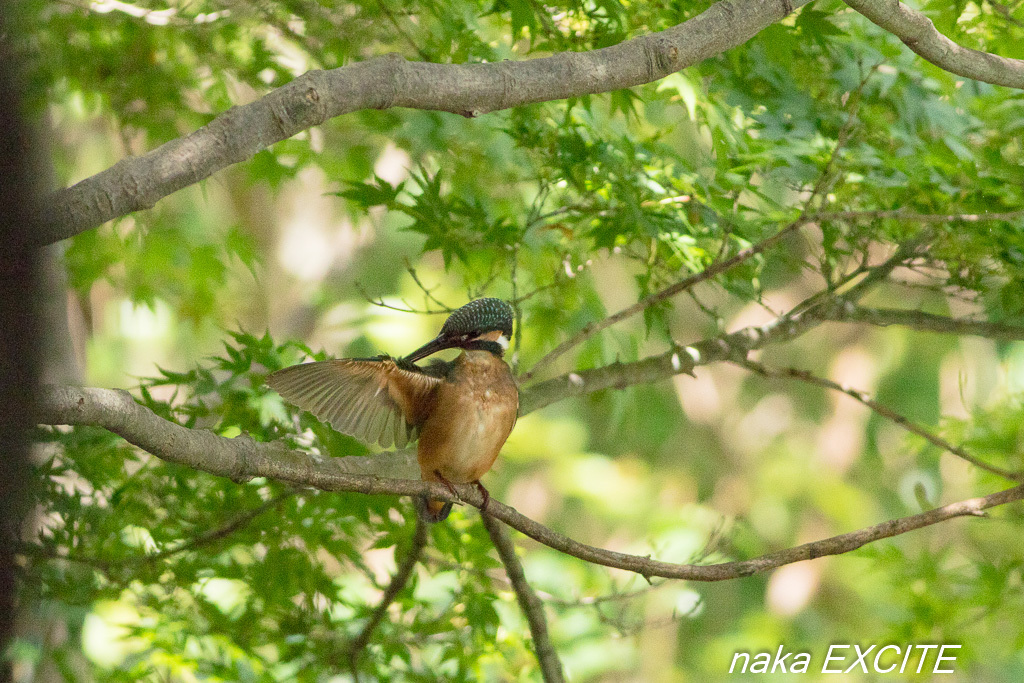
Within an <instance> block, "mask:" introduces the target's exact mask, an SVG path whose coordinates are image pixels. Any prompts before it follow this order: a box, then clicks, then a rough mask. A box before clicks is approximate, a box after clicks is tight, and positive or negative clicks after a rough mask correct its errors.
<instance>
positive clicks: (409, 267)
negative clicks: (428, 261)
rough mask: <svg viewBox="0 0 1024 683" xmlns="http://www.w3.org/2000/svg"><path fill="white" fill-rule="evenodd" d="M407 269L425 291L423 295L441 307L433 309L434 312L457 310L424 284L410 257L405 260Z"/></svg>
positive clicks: (414, 280)
mask: <svg viewBox="0 0 1024 683" xmlns="http://www.w3.org/2000/svg"><path fill="white" fill-rule="evenodd" d="M405 269H406V271H408V273H409V276H410V277H412V281H413V282H415V283H416V286H417V287H419V288H420V291H422V292H423V296H425V297H426V298H427V299H429V300H430V301H433V302H434V303H435V304H437V305H438V306H440V307H441V310H440V311H433V312H434V313H452V312H453V311H455V309H454V308H452V307H451V306H448V305H447V304H445V303H444V302H442V301H440V300H438V298H437V297H435V296H434V294H433V293H432V292H431V291H430V290H429V289H428V288H427V286H426V285H424V284H423V282H422V281H420V276H419V275H417V274H416V269H415V268H413V267H412V264H411V263H410V262H409V259H406V260H405Z"/></svg>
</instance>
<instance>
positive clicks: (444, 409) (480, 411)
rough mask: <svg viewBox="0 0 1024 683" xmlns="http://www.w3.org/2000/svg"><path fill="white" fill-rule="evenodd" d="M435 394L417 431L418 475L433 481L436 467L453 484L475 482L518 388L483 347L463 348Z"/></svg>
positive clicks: (504, 432)
mask: <svg viewBox="0 0 1024 683" xmlns="http://www.w3.org/2000/svg"><path fill="white" fill-rule="evenodd" d="M436 397H437V403H436V404H435V408H434V410H433V411H432V412H431V414H430V415H429V416H428V417H427V419H426V421H425V422H424V423H423V427H422V430H421V432H420V442H419V450H418V456H419V463H420V470H421V471H422V476H423V479H424V480H427V481H436V480H437V477H436V475H435V474H434V471H435V470H437V471H439V472H440V473H441V475H442V476H443V477H444V478H445V479H447V480H448V481H450V482H452V483H455V484H464V483H466V482H471V481H476V480H477V479H479V478H480V477H482V476H483V475H484V474H485V473H486V472H487V471H488V470H489V469H491V465H493V464H494V460H495V458H497V457H498V453H499V452H500V451H501V447H502V446H503V445H504V444H505V440H506V439H507V438H508V435H509V434H510V433H511V432H512V427H513V426H514V425H515V423H516V415H517V413H518V411H519V392H518V390H517V389H516V384H515V380H514V379H513V378H512V372H511V371H510V370H509V367H508V365H506V364H505V362H504V361H502V360H501V359H500V358H497V357H496V356H494V355H493V354H491V353H489V352H487V351H467V352H464V353H463V354H462V355H461V356H459V358H458V359H457V361H456V367H455V373H454V379H453V381H451V382H445V383H444V384H442V385H441V386H440V387H438V390H437V395H436Z"/></svg>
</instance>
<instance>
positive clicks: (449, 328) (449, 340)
mask: <svg viewBox="0 0 1024 683" xmlns="http://www.w3.org/2000/svg"><path fill="white" fill-rule="evenodd" d="M512 321H513V314H512V307H511V306H509V305H508V304H507V303H505V302H504V301H502V300H501V299H476V300H474V301H470V302H469V303H468V304H466V305H465V306H463V307H462V308H460V309H458V310H456V311H455V312H453V313H452V314H451V315H450V316H448V320H446V321H445V322H444V325H443V326H442V327H441V332H440V333H439V334H438V335H437V337H435V338H434V339H432V340H431V341H429V342H427V343H426V344H424V345H423V346H421V347H420V348H418V349H416V350H415V351H413V352H412V353H410V354H409V355H408V356H406V357H405V360H409V361H417V360H420V359H421V358H426V357H427V356H429V355H430V354H432V353H437V352H438V351H441V350H442V349H454V348H458V349H476V350H481V351H490V352H491V353H493V354H495V355H496V356H499V357H500V356H502V355H503V354H504V353H505V349H507V348H508V343H509V340H510V339H512Z"/></svg>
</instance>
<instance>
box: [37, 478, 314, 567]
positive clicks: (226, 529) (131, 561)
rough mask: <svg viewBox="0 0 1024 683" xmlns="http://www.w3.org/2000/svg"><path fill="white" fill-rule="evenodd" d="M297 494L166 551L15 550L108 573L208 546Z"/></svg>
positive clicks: (286, 494) (286, 495)
mask: <svg viewBox="0 0 1024 683" xmlns="http://www.w3.org/2000/svg"><path fill="white" fill-rule="evenodd" d="M296 493H298V490H297V489H289V490H287V491H285V492H283V493H280V494H278V495H276V496H274V497H273V498H271V499H269V500H267V501H264V503H263V504H262V505H260V506H258V507H255V508H253V509H252V510H249V511H248V512H245V513H243V514H241V515H238V516H237V517H235V518H234V519H232V520H231V521H229V522H228V523H227V524H224V525H223V526H219V527H217V528H216V529H211V530H209V531H207V532H205V533H202V534H199V535H198V536H195V537H193V538H191V539H189V540H187V541H183V542H182V543H179V544H178V545H176V546H174V547H173V548H167V549H165V550H161V551H159V552H156V553H150V554H147V555H130V556H128V557H123V558H117V559H116V560H111V559H107V558H103V557H94V556H90V555H82V554H79V553H72V554H67V555H61V554H59V553H57V552H53V551H51V550H50V549H47V548H44V547H39V546H33V545H32V544H27V543H26V544H21V545H20V546H19V547H18V552H21V553H24V554H26V555H32V556H35V557H41V558H44V559H48V560H64V561H66V562H74V563H76V564H84V565H88V566H90V567H95V568H96V569H100V570H101V571H103V572H104V573H110V572H112V571H113V570H114V569H115V568H118V567H126V566H139V565H146V564H152V563H154V562H156V561H158V560H164V559H167V558H168V557H173V556H174V555H179V554H181V553H183V552H186V551H189V550H195V549H196V548H200V547H202V546H204V545H209V544H210V543H213V542H215V541H219V540H221V539H223V538H226V537H228V536H230V535H231V534H233V533H234V532H236V531H238V530H239V529H241V528H243V527H244V526H246V525H247V524H249V523H250V522H251V521H253V520H254V519H256V518H257V517H259V516H260V515H262V514H263V513H264V512H266V511H267V510H270V509H271V508H274V507H277V506H278V505H280V504H281V502H282V501H284V500H285V499H287V498H290V497H291V496H294V495H295V494H296Z"/></svg>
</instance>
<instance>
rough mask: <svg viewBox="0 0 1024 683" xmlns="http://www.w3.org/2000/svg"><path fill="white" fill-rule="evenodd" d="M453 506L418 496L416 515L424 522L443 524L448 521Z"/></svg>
mask: <svg viewBox="0 0 1024 683" xmlns="http://www.w3.org/2000/svg"><path fill="white" fill-rule="evenodd" d="M451 511H452V504H451V503H446V502H444V501H443V500H434V499H433V498H427V497H426V496H416V513H417V514H418V515H419V516H420V519H422V520H423V521H424V522H432V523H436V522H443V521H444V520H446V519H448V514H449V513H450V512H451Z"/></svg>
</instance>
